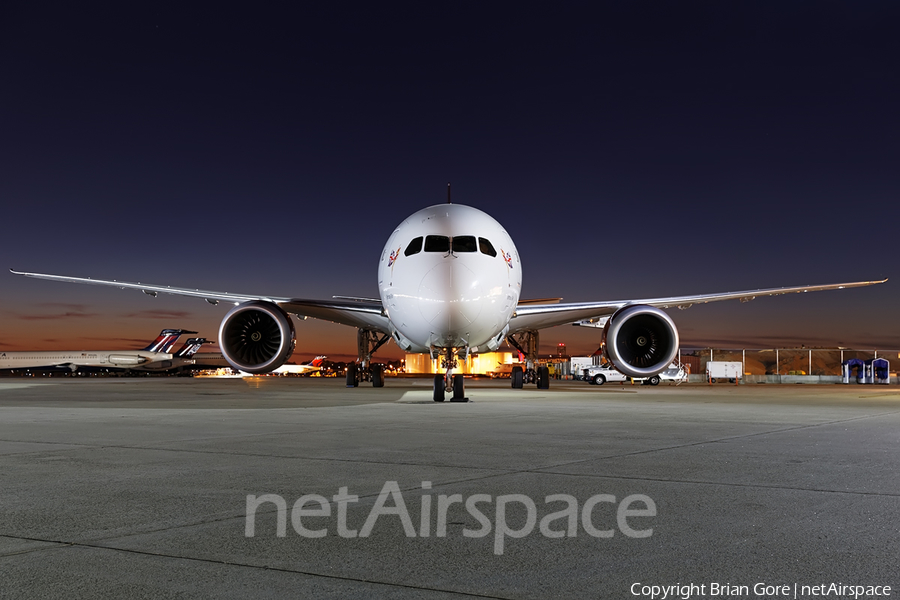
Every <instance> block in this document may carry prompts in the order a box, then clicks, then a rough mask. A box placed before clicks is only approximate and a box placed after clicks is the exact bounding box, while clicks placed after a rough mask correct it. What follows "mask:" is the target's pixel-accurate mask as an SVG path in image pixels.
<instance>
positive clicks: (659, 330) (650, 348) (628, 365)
mask: <svg viewBox="0 0 900 600" xmlns="http://www.w3.org/2000/svg"><path fill="white" fill-rule="evenodd" d="M602 343H603V347H604V348H606V356H607V357H608V358H609V360H610V361H611V362H612V364H613V366H615V367H616V369H618V370H619V372H621V373H622V374H624V375H627V376H629V377H652V376H653V375H656V374H658V373H661V372H662V371H663V370H665V369H666V367H668V366H669V365H670V364H672V361H673V360H675V357H676V356H677V355H678V329H676V328H675V323H674V322H673V321H672V318H671V317H670V316H669V315H667V314H666V313H664V312H663V311H662V310H660V309H658V308H654V307H652V306H647V305H645V304H631V305H628V306H623V307H622V308H620V309H619V310H617V311H616V312H615V314H613V316H612V317H610V318H609V320H608V321H607V322H606V326H605V327H604V328H603V342H602Z"/></svg>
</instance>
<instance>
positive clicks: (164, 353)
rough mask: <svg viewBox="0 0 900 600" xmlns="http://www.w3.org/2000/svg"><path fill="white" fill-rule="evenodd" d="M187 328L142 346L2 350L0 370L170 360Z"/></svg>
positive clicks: (133, 366)
mask: <svg viewBox="0 0 900 600" xmlns="http://www.w3.org/2000/svg"><path fill="white" fill-rule="evenodd" d="M184 333H197V332H196V331H186V330H184V329H163V330H162V331H161V332H160V333H159V336H158V337H157V338H156V340H154V341H153V342H151V343H150V345H149V346H147V347H146V348H144V349H143V350H57V351H48V352H0V370H10V369H13V370H20V369H21V370H30V369H35V370H36V369H69V370H70V371H73V372H74V371H77V370H78V369H83V368H87V369H116V370H131V369H136V368H140V367H141V366H146V365H151V364H153V363H159V362H162V361H167V360H171V358H172V355H171V354H169V350H170V349H171V348H172V346H174V345H175V342H177V341H178V338H179V337H180V336H181V335H182V334H184Z"/></svg>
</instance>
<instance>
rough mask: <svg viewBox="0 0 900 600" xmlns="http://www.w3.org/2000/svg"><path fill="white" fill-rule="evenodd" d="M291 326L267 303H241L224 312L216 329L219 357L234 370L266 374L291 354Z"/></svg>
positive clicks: (280, 312) (275, 307)
mask: <svg viewBox="0 0 900 600" xmlns="http://www.w3.org/2000/svg"><path fill="white" fill-rule="evenodd" d="M294 343H295V339H294V323H293V321H291V318H290V317H289V316H288V314H287V313H286V312H284V311H283V310H282V309H281V308H280V307H279V306H278V305H276V304H272V303H271V302H262V301H258V300H254V301H251V302H244V303H243V304H239V305H237V306H235V307H234V308H232V309H231V310H230V311H228V314H227V315H225V318H224V319H222V324H221V325H220V326H219V347H221V348H222V356H224V357H225V360H227V361H228V362H229V364H231V366H232V367H234V368H235V369H238V370H241V371H246V372H247V373H268V372H269V371H273V370H275V369H277V368H278V367H280V366H281V365H283V364H284V363H285V361H287V359H288V358H290V356H291V353H292V352H293V351H294Z"/></svg>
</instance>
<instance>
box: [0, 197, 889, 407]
mask: <svg viewBox="0 0 900 600" xmlns="http://www.w3.org/2000/svg"><path fill="white" fill-rule="evenodd" d="M12 272H13V273H14V274H16V275H24V276H26V277H34V278H38V279H49V280H53V281H66V282H74V283H86V284H94V285H105V286H112V287H118V288H130V289H136V290H141V291H143V292H144V293H145V294H148V295H151V296H156V295H157V294H177V295H182V296H193V297H197V298H202V299H204V300H206V301H207V302H209V303H211V304H218V303H219V302H228V303H232V304H234V305H235V306H234V308H232V309H231V310H230V311H229V312H228V314H226V315H225V317H224V319H223V320H222V324H221V326H220V327H219V347H220V348H221V350H222V354H223V355H224V356H225V358H226V360H228V362H229V363H230V364H231V365H232V367H234V368H235V369H236V370H239V371H246V372H248V373H267V372H269V371H272V370H274V369H277V368H278V367H279V366H281V365H282V364H284V363H285V361H286V360H287V359H288V357H290V355H291V352H292V351H293V348H294V343H295V338H294V326H293V323H292V321H291V319H290V317H289V316H288V314H289V313H290V314H295V315H299V316H300V317H303V318H306V317H312V318H316V319H324V320H327V321H332V322H335V323H341V324H344V325H349V326H351V327H356V328H357V329H358V336H357V339H358V355H359V363H358V364H356V363H352V364H351V365H350V367H349V368H348V371H347V384H348V386H355V385H357V383H358V382H359V381H360V380H363V379H371V381H372V382H373V385H375V386H376V387H380V386H383V385H384V373H383V371H382V370H381V365H371V366H370V360H371V357H372V353H373V352H375V351H376V350H377V349H378V348H380V347H381V346H382V345H383V344H384V343H386V342H387V341H388V340H390V339H393V340H394V341H395V342H396V343H397V345H398V346H400V348H402V349H403V350H405V351H406V352H419V353H429V354H430V355H431V356H432V358H440V359H441V363H442V367H443V369H444V370H445V374H444V375H436V376H435V382H434V400H436V401H442V400H444V393H445V391H448V392H449V391H452V392H453V399H454V400H464V399H465V394H464V390H463V378H462V375H455V376H454V375H453V370H454V369H455V368H456V366H457V359H458V358H465V357H466V356H468V355H469V354H472V353H478V352H488V351H493V350H496V349H497V348H498V347H499V346H500V344H501V343H502V342H503V341H504V340H508V341H509V342H510V344H511V345H513V346H514V347H515V348H517V349H519V350H520V351H521V352H522V353H523V354H524V355H525V358H526V366H527V370H526V371H525V372H523V371H522V370H521V369H519V370H518V371H517V372H515V373H513V377H512V384H513V387H517V388H520V387H522V385H523V382H525V381H534V382H536V383H537V384H538V386H539V387H547V386H548V385H549V377H548V372H547V370H546V367H542V368H538V369H534V364H535V359H536V357H537V352H538V331H539V330H540V329H543V328H545V327H554V326H556V325H563V324H567V323H583V324H588V323H593V324H597V323H598V321H599V322H602V320H604V319H605V325H604V327H603V334H602V339H603V341H604V346H605V348H606V353H607V355H608V358H609V359H610V361H611V362H612V363H613V365H615V367H616V368H617V369H618V370H619V371H621V372H622V373H624V374H625V375H628V376H630V377H649V376H652V375H655V374H657V373H660V372H661V371H663V370H664V369H666V368H667V367H668V366H669V365H670V364H671V363H672V360H673V359H674V358H675V356H676V354H677V352H678V330H677V329H676V327H675V323H674V322H673V321H672V319H671V317H669V315H668V314H666V313H665V312H664V311H663V310H662V309H664V308H672V307H678V308H682V309H684V308H687V307H689V306H691V305H692V304H698V303H706V302H714V301H718V300H731V299H735V300H741V301H743V302H746V301H748V300H752V299H754V298H756V297H759V296H773V295H778V294H787V293H791V292H812V291H819V290H831V289H843V288H849V287H859V286H866V285H872V284H875V283H883V282H884V281H886V280H882V281H860V282H854V283H841V284H830V285H811V286H797V287H786V288H774V289H763V290H749V291H742V292H727V293H719V294H699V295H694V296H674V297H664V298H651V299H642V300H613V301H601V302H578V303H559V299H553V300H538V301H534V300H532V301H523V300H522V299H520V297H519V295H520V293H521V289H522V264H521V261H520V259H519V253H518V252H517V251H516V246H515V244H513V241H512V238H511V237H510V236H509V234H508V233H507V232H506V230H505V229H504V228H503V227H502V226H501V225H500V224H499V223H498V222H497V221H495V220H494V219H493V218H491V217H490V216H489V215H487V214H485V213H484V212H482V211H480V210H478V209H476V208H472V207H469V206H464V205H460V204H450V203H448V204H439V205H435V206H429V207H428V208H424V209H422V210H420V211H418V212H416V213H414V214H412V215H411V216H409V217H408V218H407V219H405V220H404V221H403V222H402V223H400V225H399V226H397V228H396V229H395V230H394V232H393V233H392V234H391V235H390V237H389V238H388V241H387V244H386V245H385V247H384V250H383V251H382V253H381V256H380V259H379V263H378V290H379V294H380V298H379V299H369V298H356V297H346V296H335V297H333V298H332V299H330V300H310V299H303V298H289V297H275V296H266V295H261V294H233V293H228V292H214V291H206V290H197V289H191V288H178V287H171V286H165V285H150V284H144V283H139V282H138V283H129V282H123V281H115V280H100V279H90V278H82V277H69V276H64V275H48V274H41V273H27V272H22V271H12Z"/></svg>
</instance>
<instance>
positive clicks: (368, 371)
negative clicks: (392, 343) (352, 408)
mask: <svg viewBox="0 0 900 600" xmlns="http://www.w3.org/2000/svg"><path fill="white" fill-rule="evenodd" d="M389 339H391V336H389V335H388V334H386V333H379V332H377V331H372V330H371V329H359V330H358V331H357V334H356V346H357V352H358V354H359V362H352V363H350V364H349V365H347V387H358V386H359V384H360V383H361V382H364V381H371V382H372V387H377V388H380V387H384V365H382V364H379V363H375V364H372V355H373V354H374V353H375V351H376V350H378V349H379V348H381V347H382V346H383V345H384V344H385V343H387V341H388V340H389Z"/></svg>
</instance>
